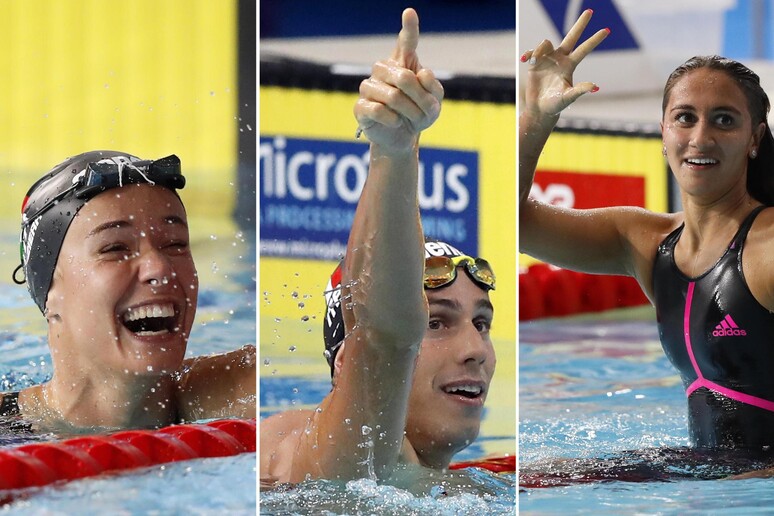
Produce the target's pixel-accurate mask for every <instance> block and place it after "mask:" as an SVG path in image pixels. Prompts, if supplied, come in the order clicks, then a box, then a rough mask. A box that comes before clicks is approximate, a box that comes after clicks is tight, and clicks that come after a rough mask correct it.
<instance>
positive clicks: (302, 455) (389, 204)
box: [260, 9, 495, 485]
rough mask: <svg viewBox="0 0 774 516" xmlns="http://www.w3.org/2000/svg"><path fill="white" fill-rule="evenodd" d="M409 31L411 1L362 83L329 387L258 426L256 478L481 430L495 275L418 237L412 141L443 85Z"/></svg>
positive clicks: (402, 461) (460, 439)
mask: <svg viewBox="0 0 774 516" xmlns="http://www.w3.org/2000/svg"><path fill="white" fill-rule="evenodd" d="M418 40H419V20H418V17H417V14H416V12H414V10H413V9H407V10H405V11H404V12H403V17H402V30H401V31H400V34H399V36H398V42H397V46H396V49H395V51H394V52H393V53H392V55H391V57H390V58H389V59H387V60H385V61H379V62H377V63H376V64H375V65H374V67H373V72H372V75H371V77H370V78H368V79H366V80H365V81H363V83H362V84H361V87H360V99H359V100H358V101H357V104H356V106H355V117H356V119H357V121H358V124H359V129H358V131H359V132H360V131H362V132H363V133H364V134H365V136H366V137H367V138H368V139H369V141H370V142H371V150H370V159H371V161H370V172H369V175H368V179H367V181H366V183H365V186H364V188H363V192H362V195H361V197H360V200H359V202H358V206H357V210H356V213H355V219H354V222H353V226H352V230H351V233H350V237H349V242H348V245H347V252H346V256H345V258H344V260H343V262H342V263H341V265H340V266H339V267H338V268H337V269H336V271H335V272H334V274H333V276H332V277H331V282H330V285H329V288H328V291H327V292H326V300H327V305H328V311H327V313H326V321H325V323H324V327H325V345H326V353H325V355H326V358H327V359H328V363H329V365H330V366H331V373H332V383H333V388H332V390H331V392H330V393H329V394H328V395H327V396H325V398H324V399H323V400H322V402H321V403H320V405H319V406H318V407H317V408H316V409H314V410H298V411H287V412H282V413H279V414H275V415H273V416H271V417H268V418H266V419H265V420H263V421H261V424H260V426H261V428H260V439H261V443H260V449H261V465H260V470H261V480H262V485H266V484H273V483H277V482H300V481H302V480H305V479H315V478H324V479H340V480H349V479H354V478H372V479H375V480H380V481H388V480H391V479H392V477H393V475H394V474H395V472H396V470H398V469H399V468H403V467H406V465H421V466H424V467H426V468H430V471H437V470H442V469H444V468H447V467H448V466H449V463H450V461H451V459H452V457H453V455H454V454H455V453H456V452H458V451H459V450H461V449H463V448H465V447H466V446H468V445H469V444H471V443H472V442H473V440H474V439H475V438H476V436H477V435H478V431H479V426H480V423H481V417H482V410H483V404H484V401H485V399H486V396H487V391H488V388H489V383H490V381H491V378H492V375H493V374H494V369H495V353H494V349H493V347H492V342H491V340H490V337H489V329H490V326H491V324H492V318H493V307H492V304H491V302H490V301H489V290H491V289H493V288H494V286H495V282H494V274H493V273H492V270H491V267H490V266H489V265H488V263H486V262H485V261H484V260H481V259H477V258H473V257H470V256H465V255H463V254H462V253H461V252H460V251H459V250H457V249H455V248H454V247H452V246H451V245H449V244H446V243H443V242H433V241H428V242H427V243H425V239H424V236H423V234H422V227H421V223H420V217H419V208H418V201H417V187H418V185H417V182H418V154H417V152H418V140H419V134H420V132H421V131H422V130H423V129H425V128H427V127H429V126H430V125H431V124H432V123H433V122H434V121H435V120H436V118H437V117H438V115H439V113H440V108H441V100H442V98H443V88H442V87H441V84H440V83H439V82H438V81H437V80H436V79H435V77H434V75H433V73H432V72H431V71H430V70H427V69H425V68H422V66H421V65H420V64H419V59H418V56H417V52H416V49H417V44H418Z"/></svg>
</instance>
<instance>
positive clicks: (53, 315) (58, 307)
mask: <svg viewBox="0 0 774 516" xmlns="http://www.w3.org/2000/svg"><path fill="white" fill-rule="evenodd" d="M62 290H63V289H62V275H61V273H60V271H59V267H55V268H54V275H53V277H52V278H51V288H49V289H48V296H47V297H46V311H45V313H44V315H45V317H46V320H47V321H48V322H52V321H61V320H62V317H61V315H60V314H61V313H62V305H63V304H64V296H63V292H62Z"/></svg>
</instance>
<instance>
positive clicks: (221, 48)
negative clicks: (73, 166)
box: [0, 0, 257, 350]
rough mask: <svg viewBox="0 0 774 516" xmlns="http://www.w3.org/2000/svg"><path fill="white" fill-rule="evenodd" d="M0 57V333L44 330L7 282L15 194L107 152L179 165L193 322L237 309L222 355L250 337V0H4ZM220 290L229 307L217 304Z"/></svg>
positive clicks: (18, 200) (17, 208) (224, 317)
mask: <svg viewBox="0 0 774 516" xmlns="http://www.w3.org/2000/svg"><path fill="white" fill-rule="evenodd" d="M0 49H2V50H0V69H2V70H4V71H5V72H4V75H3V80H2V81H0V98H1V99H2V101H0V121H2V123H0V196H1V197H0V198H1V199H2V201H3V202H0V228H2V229H1V230H0V285H2V295H0V309H2V312H0V321H2V324H0V332H3V333H0V336H1V337H6V336H7V335H10V334H11V333H12V330H13V329H14V328H17V326H15V325H16V324H19V325H21V326H23V327H25V328H27V327H29V328H30V330H29V331H31V332H33V333H34V334H36V335H45V322H44V321H43V318H42V317H40V312H39V311H38V310H37V307H35V306H34V304H33V303H32V300H31V299H30V298H29V296H28V295H27V292H26V288H25V287H24V286H16V285H14V284H13V283H12V282H11V273H12V272H13V270H14V268H15V267H16V266H17V265H18V264H19V261H20V259H19V228H20V223H21V216H20V215H21V205H22V200H23V197H24V195H25V193H26V192H27V190H28V188H29V187H30V186H31V185H32V184H33V182H34V181H36V180H37V179H38V178H39V177H41V176H42V175H43V174H44V173H45V172H46V171H48V170H50V169H51V168H53V167H54V166H55V165H56V164H58V163H60V162H61V161H63V160H64V159H66V158H67V157H69V156H73V155H76V154H79V153H82V152H85V151H89V150H96V149H112V150H122V151H125V152H129V153H132V154H135V155H137V156H140V157H141V158H145V159H156V158H160V157H163V156H166V155H169V154H177V155H178V156H179V157H180V159H181V161H182V166H183V174H184V175H185V176H186V178H187V184H186V187H185V188H184V189H183V190H181V193H180V195H181V197H182V199H183V200H184V202H185V205H186V210H187V212H188V216H189V224H190V229H191V237H192V240H191V243H192V250H193V253H194V258H195V259H196V261H197V265H198V270H199V276H200V283H201V292H200V301H199V306H200V310H199V315H198V316H197V321H198V322H199V323H201V324H206V323H208V322H212V321H214V320H218V321H220V323H219V324H228V319H232V318H233V317H232V316H233V314H234V313H239V314H241V315H242V319H241V320H242V321H243V324H245V325H248V326H246V327H245V328H244V333H241V334H240V335H239V336H232V338H233V341H231V342H224V343H223V345H224V347H226V348H227V349H233V348H234V347H235V346H236V345H237V344H235V342H238V343H239V345H241V344H244V343H247V342H254V340H255V301H254V299H255V267H256V265H255V224H256V222H255V204H256V202H255V198H256V194H255V169H256V164H255V155H256V135H257V130H256V129H255V128H256V108H255V101H256V5H255V2H254V1H250V0H222V1H218V2H212V1H209V0H133V1H131V2H101V1H93V0H69V1H67V2H51V1H48V0H29V1H23V2H16V1H4V2H0ZM214 286H216V287H214ZM226 292H228V293H229V295H232V296H233V294H234V293H238V294H240V295H239V296H238V297H237V298H234V299H233V301H232V302H233V303H234V305H238V306H235V307H231V306H227V305H228V304H229V303H227V302H225V301H224V302H221V301H223V299H224V298H226V297H227V296H226V295H225V293H226ZM237 299H238V301H237ZM229 310H231V314H229ZM233 324H234V323H233V322H232V325H233ZM214 327H217V325H214ZM214 327H213V328H212V329H213V330H214ZM9 338H10V337H9ZM1 340H2V339H0V341H1ZM223 340H224V341H228V339H227V338H225V337H224V339H223ZM42 344H43V349H45V341H42ZM197 346H198V345H197V344H194V345H193V346H189V347H191V348H192V349H194V350H196V349H199V348H198V347H197ZM205 349H206V348H205ZM209 349H211V348H209Z"/></svg>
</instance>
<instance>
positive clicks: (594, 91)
mask: <svg viewBox="0 0 774 516" xmlns="http://www.w3.org/2000/svg"><path fill="white" fill-rule="evenodd" d="M598 91H599V86H594V87H593V88H591V93H596V92H598Z"/></svg>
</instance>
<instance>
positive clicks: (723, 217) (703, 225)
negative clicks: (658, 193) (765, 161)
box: [683, 191, 761, 245]
mask: <svg viewBox="0 0 774 516" xmlns="http://www.w3.org/2000/svg"><path fill="white" fill-rule="evenodd" d="M760 204H761V203H760V202H758V201H756V200H755V199H753V197H752V196H750V194H749V193H747V191H744V192H743V193H739V194H736V195H729V196H726V197H724V198H721V199H718V200H715V201H713V202H709V203H701V202H698V201H696V200H694V199H690V198H686V197H684V198H683V206H684V209H683V213H684V215H685V232H684V235H686V236H688V237H689V238H690V239H691V240H692V241H694V242H695V243H696V244H697V245H700V244H701V243H702V242H703V241H705V240H711V239H712V237H713V236H717V237H723V238H725V237H726V235H725V233H726V232H727V231H730V230H733V231H734V232H735V231H736V229H737V228H738V227H739V224H740V223H741V221H742V220H743V219H744V218H745V217H746V216H747V214H749V213H750V211H752V210H753V209H754V208H755V207H757V206H760ZM724 229H725V230H726V231H724Z"/></svg>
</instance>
